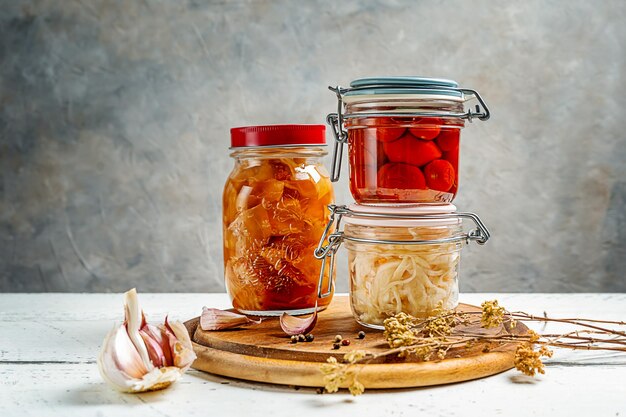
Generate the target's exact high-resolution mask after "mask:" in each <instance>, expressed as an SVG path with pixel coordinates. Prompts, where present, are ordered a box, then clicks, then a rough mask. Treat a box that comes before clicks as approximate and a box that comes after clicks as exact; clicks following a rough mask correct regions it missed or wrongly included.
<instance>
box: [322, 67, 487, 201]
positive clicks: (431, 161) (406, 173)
mask: <svg viewBox="0 0 626 417" xmlns="http://www.w3.org/2000/svg"><path fill="white" fill-rule="evenodd" d="M330 89H331V90H332V91H334V92H335V93H336V94H337V98H338V109H337V110H338V111H337V113H332V114H330V115H328V119H327V120H328V122H329V124H330V125H331V127H332V128H333V133H334V135H335V152H334V155H333V165H332V173H331V179H332V181H337V180H338V179H339V174H340V168H341V156H342V153H343V145H344V144H345V143H347V144H348V154H349V169H350V191H351V192H352V195H353V197H354V199H355V200H356V202H357V203H359V204H428V203H434V204H445V203H449V202H451V201H452V200H453V199H454V197H455V196H456V193H457V191H458V186H459V173H458V172H459V142H460V135H461V129H462V128H463V127H464V126H465V120H469V121H472V120H473V119H475V118H476V119H479V120H487V119H489V110H488V108H487V106H486V105H485V103H484V101H483V100H482V98H481V97H480V95H479V94H478V93H477V92H476V91H474V90H470V89H466V88H460V87H459V85H458V83H457V82H455V81H452V80H444V79H437V78H424V77H383V78H362V79H358V80H354V81H352V82H351V83H350V88H341V87H330ZM473 99H476V100H477V102H478V104H476V106H475V108H468V109H466V104H467V102H468V101H470V100H473Z"/></svg>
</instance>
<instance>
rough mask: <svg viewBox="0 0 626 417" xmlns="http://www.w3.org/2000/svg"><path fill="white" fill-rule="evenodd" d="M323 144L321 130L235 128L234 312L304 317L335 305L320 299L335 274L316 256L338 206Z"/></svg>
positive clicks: (228, 264) (228, 207)
mask: <svg viewBox="0 0 626 417" xmlns="http://www.w3.org/2000/svg"><path fill="white" fill-rule="evenodd" d="M325 144H326V138H325V127H324V126H323V125H274V126H249V127H238V128H233V129H231V145H232V147H231V150H232V151H233V152H232V154H231V156H232V157H233V158H234V159H235V167H234V169H233V171H232V172H231V174H230V176H229V177H228V180H227V181H226V185H225V187H224V195H223V233H224V275H225V281H226V289H227V291H228V294H229V295H230V298H231V300H232V304H233V307H235V308H236V309H237V310H239V311H240V312H242V313H244V314H253V315H264V316H268V315H280V314H282V313H283V312H287V313H289V314H306V313H310V312H312V311H313V310H314V309H315V306H316V305H317V306H318V309H323V308H325V307H326V306H327V305H328V303H329V302H330V301H331V299H332V294H330V295H331V296H329V297H324V298H320V299H318V296H317V293H318V291H317V288H318V284H322V285H324V286H325V288H331V289H332V283H333V280H334V276H332V271H329V270H328V269H325V270H323V271H322V268H321V265H320V263H319V262H318V261H317V260H316V259H315V257H314V255H313V252H314V249H315V248H316V246H317V243H318V241H319V240H320V237H321V236H322V233H323V231H324V229H325V227H326V224H327V223H328V220H329V211H328V209H327V206H328V205H329V204H331V203H332V202H333V200H334V195H333V188H332V184H331V182H330V179H329V176H328V173H327V171H326V169H325V168H324V166H323V165H322V161H321V159H322V157H323V156H324V155H326V150H325ZM320 275H321V278H320ZM319 279H321V280H322V282H321V283H319V282H318V280H319Z"/></svg>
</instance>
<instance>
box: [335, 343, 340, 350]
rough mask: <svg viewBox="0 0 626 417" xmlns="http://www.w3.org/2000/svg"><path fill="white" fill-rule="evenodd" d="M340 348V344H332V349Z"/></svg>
mask: <svg viewBox="0 0 626 417" xmlns="http://www.w3.org/2000/svg"><path fill="white" fill-rule="evenodd" d="M340 347H341V344H339V343H333V349H339V348H340Z"/></svg>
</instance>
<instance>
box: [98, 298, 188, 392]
mask: <svg viewBox="0 0 626 417" xmlns="http://www.w3.org/2000/svg"><path fill="white" fill-rule="evenodd" d="M124 315H125V319H124V323H122V324H121V325H119V326H118V325H116V326H115V327H114V328H113V330H111V331H110V332H109V334H108V335H107V336H106V338H105V339H104V343H103V345H102V350H101V351H100V355H99V356H98V369H99V370H100V374H101V375H102V378H104V380H105V381H106V382H107V383H108V384H109V385H111V386H113V387H114V388H116V389H118V390H120V391H123V392H144V391H154V390H159V389H163V388H166V387H168V386H169V385H170V384H172V383H173V382H174V381H176V380H177V379H178V378H180V377H181V376H182V375H183V374H184V373H185V371H186V370H187V369H189V367H190V366H191V363H192V362H193V361H194V359H196V355H195V353H194V352H193V348H192V346H191V340H190V338H189V334H188V333H187V329H186V328H185V326H184V325H183V324H182V323H180V322H169V321H168V320H167V317H166V318H165V323H164V324H161V325H159V326H154V325H151V324H148V323H147V322H146V318H145V316H144V314H143V311H141V309H140V308H139V302H138V300H137V291H136V290H135V289H134V288H133V289H132V290H130V291H128V292H127V293H125V294H124Z"/></svg>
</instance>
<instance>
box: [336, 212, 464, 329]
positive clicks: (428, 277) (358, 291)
mask: <svg viewBox="0 0 626 417" xmlns="http://www.w3.org/2000/svg"><path fill="white" fill-rule="evenodd" d="M460 233H461V226H460V224H453V225H443V226H419V227H374V226H362V225H346V226H345V235H346V236H352V237H356V238H362V239H379V240H401V241H408V240H435V239H445V238H450V237H453V236H459V234H460ZM346 240H347V241H346V243H345V246H346V249H347V251H348V269H349V275H350V305H351V307H352V313H353V315H354V317H355V319H356V320H357V321H358V322H359V323H360V324H362V325H364V326H367V327H372V328H377V329H382V328H383V327H384V326H383V322H384V321H385V319H387V318H389V317H391V316H393V315H395V314H398V313H401V312H403V313H407V314H410V315H412V316H414V317H428V316H429V315H431V314H432V313H433V311H434V310H435V308H437V306H438V305H439V304H440V303H441V305H442V307H443V308H445V309H452V308H455V307H456V306H457V304H458V295H459V285H458V274H459V263H460V256H461V249H462V247H463V243H462V241H456V242H447V243H432V244H391V243H371V242H367V243H366V242H355V241H351V240H349V239H346Z"/></svg>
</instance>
